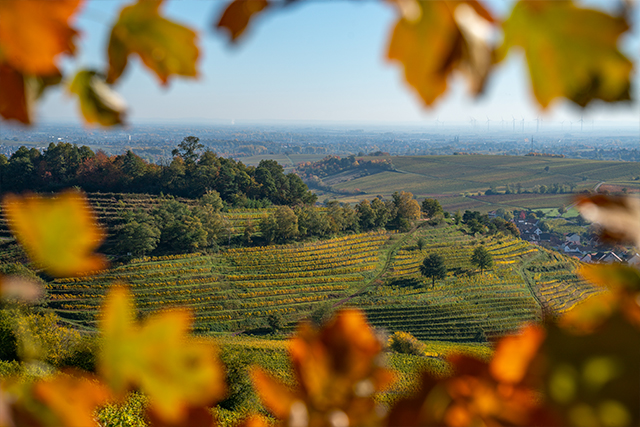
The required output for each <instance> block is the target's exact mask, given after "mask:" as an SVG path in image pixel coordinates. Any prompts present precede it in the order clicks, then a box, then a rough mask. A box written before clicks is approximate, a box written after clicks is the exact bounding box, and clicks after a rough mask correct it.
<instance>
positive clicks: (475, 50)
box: [387, 0, 493, 106]
mask: <svg viewBox="0 0 640 427" xmlns="http://www.w3.org/2000/svg"><path fill="white" fill-rule="evenodd" d="M393 3H395V4H397V5H398V6H399V9H400V11H401V12H402V13H403V16H402V17H401V18H400V20H399V21H398V23H397V24H396V26H395V28H394V30H393V34H392V36H391V41H390V43H389V51H388V53H387V56H388V58H389V59H390V60H396V61H399V62H400V63H401V64H402V65H403V66H404V74H405V79H406V81H407V83H409V84H410V85H411V86H413V88H414V89H415V90H416V91H417V92H418V94H419V95H420V97H421V98H422V100H423V101H424V103H425V104H426V105H427V106H430V105H432V104H433V103H434V102H435V101H436V99H437V98H438V97H439V96H440V95H442V94H443V93H444V92H445V91H446V89H447V79H448V78H449V77H450V75H451V74H452V72H453V71H454V70H461V71H463V72H464V73H465V75H466V76H467V78H468V80H469V83H470V88H471V92H472V93H474V94H476V95H477V94H479V93H481V92H482V90H483V88H484V82H485V80H486V77H487V76H488V74H489V71H490V69H491V65H492V58H491V56H492V49H491V47H490V46H489V38H490V35H491V29H492V23H493V18H492V17H491V15H490V14H489V12H487V11H486V10H485V9H484V8H483V7H482V6H481V5H480V4H479V3H478V2H475V1H468V2H456V1H417V0H394V1H393Z"/></svg>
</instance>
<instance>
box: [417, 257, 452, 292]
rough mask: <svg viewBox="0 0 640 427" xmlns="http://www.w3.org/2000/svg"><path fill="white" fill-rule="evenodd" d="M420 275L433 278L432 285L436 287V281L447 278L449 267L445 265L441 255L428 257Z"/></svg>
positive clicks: (421, 265) (424, 261)
mask: <svg viewBox="0 0 640 427" xmlns="http://www.w3.org/2000/svg"><path fill="white" fill-rule="evenodd" d="M420 274H422V275H423V276H425V277H427V278H431V285H432V286H435V284H436V279H444V278H445V277H447V267H446V266H445V265H444V258H442V256H441V255H439V254H431V255H427V256H426V257H425V259H424V260H423V261H422V264H420Z"/></svg>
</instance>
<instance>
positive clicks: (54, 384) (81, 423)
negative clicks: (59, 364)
mask: <svg viewBox="0 0 640 427" xmlns="http://www.w3.org/2000/svg"><path fill="white" fill-rule="evenodd" d="M3 392H4V390H3ZM7 394H8V395H9V396H10V397H11V398H10V410H11V417H12V418H13V420H12V424H16V425H31V426H42V427H60V426H64V427H88V426H97V425H98V423H97V422H96V419H95V416H94V413H95V411H96V409H97V408H98V407H100V406H102V405H104V404H105V403H107V402H108V400H109V399H111V394H110V392H109V389H108V388H107V387H106V386H105V385H104V384H102V383H101V382H100V381H99V380H98V379H97V378H95V377H93V376H90V375H88V374H85V373H79V372H75V371H74V372H71V373H67V372H61V373H57V374H55V375H54V376H51V377H47V378H43V379H38V380H36V381H33V382H29V381H25V380H22V381H15V382H14V383H13V384H11V385H10V386H9V387H8V390H7ZM12 424H8V425H12Z"/></svg>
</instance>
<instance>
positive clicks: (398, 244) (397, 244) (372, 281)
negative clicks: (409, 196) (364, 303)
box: [333, 225, 418, 308]
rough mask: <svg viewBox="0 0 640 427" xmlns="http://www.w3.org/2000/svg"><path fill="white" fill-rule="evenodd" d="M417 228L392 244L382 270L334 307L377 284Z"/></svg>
mask: <svg viewBox="0 0 640 427" xmlns="http://www.w3.org/2000/svg"><path fill="white" fill-rule="evenodd" d="M417 229H418V225H415V226H414V227H413V228H412V229H411V230H409V232H407V233H403V236H402V238H400V239H398V240H397V241H396V242H394V243H393V244H392V245H391V247H390V248H389V252H387V258H386V259H385V261H384V264H383V266H382V268H381V269H380V271H379V272H378V273H377V274H376V275H375V276H374V277H372V278H371V279H369V281H367V283H365V284H364V285H363V286H362V287H361V288H360V289H358V290H357V291H356V292H354V293H353V294H351V295H349V296H348V297H346V298H343V299H341V300H340V301H338V302H336V303H335V304H333V307H334V308H335V307H338V306H340V305H342V304H344V303H346V302H347V301H350V300H352V299H353V298H355V297H357V296H358V295H360V294H362V293H363V292H364V291H366V290H367V288H369V287H370V286H371V285H373V284H375V283H376V282H377V281H378V280H379V279H380V277H382V275H383V274H384V273H386V272H387V270H388V269H389V266H390V265H391V262H392V261H393V256H394V255H395V254H396V251H397V250H398V248H400V247H401V246H402V245H403V244H404V243H405V242H406V241H407V239H409V238H410V237H411V236H413V233H415V232H416V230H417Z"/></svg>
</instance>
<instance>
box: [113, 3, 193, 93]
mask: <svg viewBox="0 0 640 427" xmlns="http://www.w3.org/2000/svg"><path fill="white" fill-rule="evenodd" d="M161 3H162V1H161V0H140V1H138V2H137V3H136V4H134V5H131V6H127V7H125V8H123V9H122V11H121V12H120V18H119V19H118V22H116V24H115V25H114V26H113V29H112V30H111V38H110V40H109V47H108V53H109V72H108V74H107V82H108V83H114V82H115V81H116V80H118V79H119V78H120V76H121V75H122V73H123V72H124V70H125V68H126V66H127V61H128V57H129V55H130V54H132V53H136V54H138V56H140V59H141V60H142V62H143V63H144V65H146V66H147V67H148V68H150V69H151V70H152V71H153V72H154V73H156V75H157V76H158V78H159V79H160V81H161V82H162V84H163V85H165V84H167V82H168V81H169V77H170V76H172V75H180V76H185V77H197V76H198V71H197V69H196V61H197V60H198V56H199V50H198V47H197V46H196V33H195V32H194V31H192V30H190V29H189V28H187V27H184V26H182V25H179V24H176V23H175V22H172V21H169V20H167V19H165V18H163V17H161V16H160V14H159V13H158V8H159V7H160V4H161Z"/></svg>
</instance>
